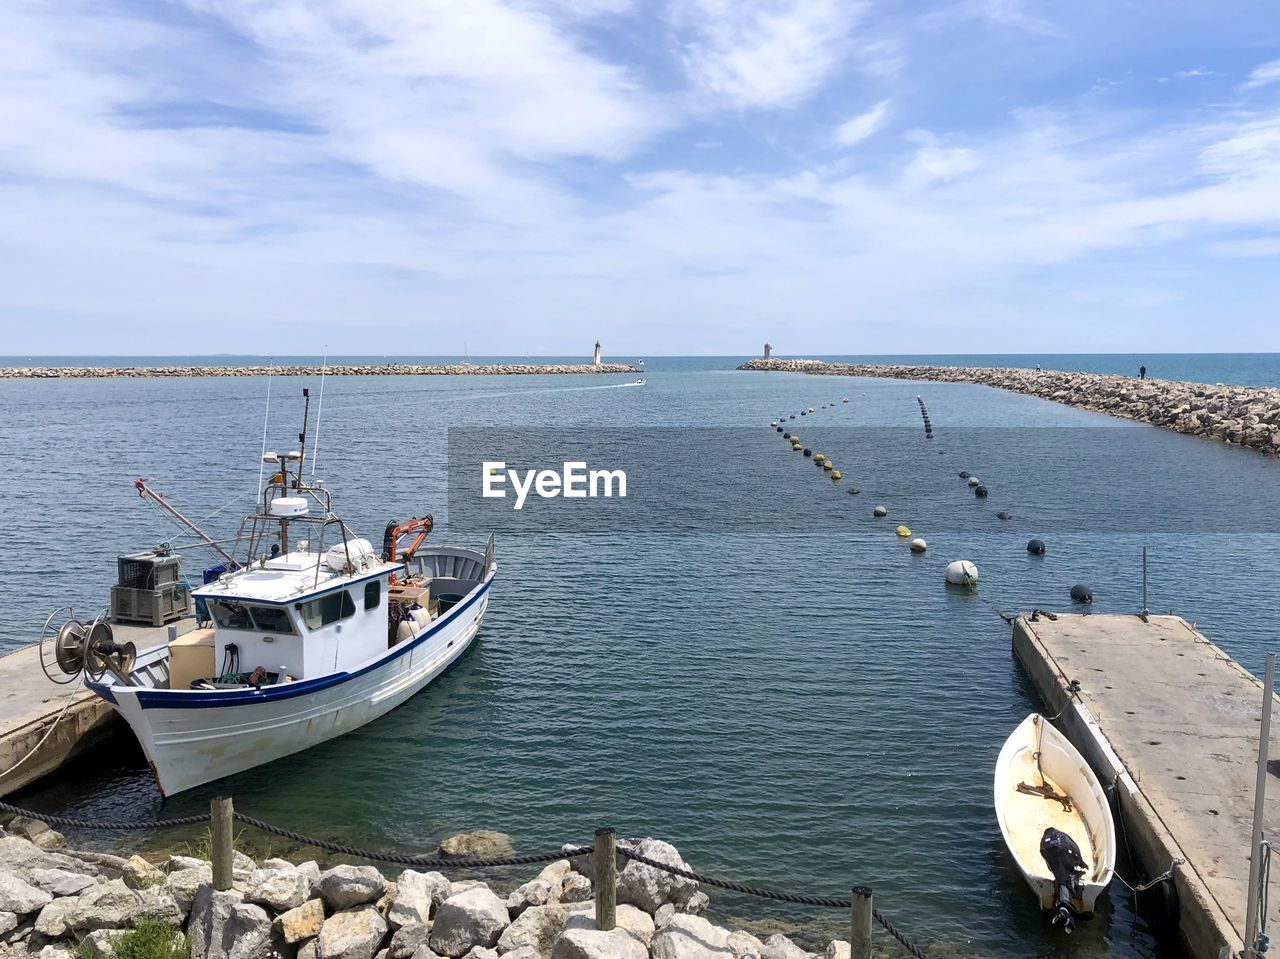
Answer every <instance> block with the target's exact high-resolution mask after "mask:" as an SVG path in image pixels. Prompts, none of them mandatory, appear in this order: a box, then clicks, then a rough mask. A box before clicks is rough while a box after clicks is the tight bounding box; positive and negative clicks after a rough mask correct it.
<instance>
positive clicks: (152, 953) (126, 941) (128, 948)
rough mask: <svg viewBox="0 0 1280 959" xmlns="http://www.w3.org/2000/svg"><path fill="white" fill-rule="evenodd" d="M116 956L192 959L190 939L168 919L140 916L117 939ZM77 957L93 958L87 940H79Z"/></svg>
mask: <svg viewBox="0 0 1280 959" xmlns="http://www.w3.org/2000/svg"><path fill="white" fill-rule="evenodd" d="M113 948H114V950H115V956H116V959H191V941H190V940H189V939H187V937H186V936H184V935H183V934H182V933H181V932H179V931H178V930H177V929H175V928H173V926H171V925H169V923H167V922H163V921H161V920H159V919H146V918H143V919H139V920H138V922H137V925H135V926H134V927H133V928H132V929H130V930H129V931H128V932H126V933H125V934H124V935H122V936H120V938H118V939H116V941H115V943H114V945H113ZM75 956H76V959H93V952H92V950H91V949H90V948H89V944H88V943H87V942H83V941H82V942H80V943H77V945H76V948H75Z"/></svg>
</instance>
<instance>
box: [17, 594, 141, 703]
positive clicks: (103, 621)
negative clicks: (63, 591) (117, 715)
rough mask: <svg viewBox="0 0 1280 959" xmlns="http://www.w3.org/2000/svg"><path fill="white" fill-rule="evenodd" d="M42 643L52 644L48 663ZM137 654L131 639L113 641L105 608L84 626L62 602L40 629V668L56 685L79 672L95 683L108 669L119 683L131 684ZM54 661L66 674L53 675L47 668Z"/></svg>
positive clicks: (44, 646) (75, 676) (113, 636)
mask: <svg viewBox="0 0 1280 959" xmlns="http://www.w3.org/2000/svg"><path fill="white" fill-rule="evenodd" d="M46 645H48V646H52V658H53V662H52V663H51V662H50V660H49V656H48V655H47V653H46ZM137 658H138V651H137V649H136V648H135V647H134V645H133V643H130V642H124V643H117V642H116V641H115V633H114V632H113V631H112V629H111V624H110V623H109V622H107V611H106V610H104V611H103V612H101V613H99V614H98V617H97V618H96V619H94V621H93V622H92V623H89V624H88V625H87V626H86V625H85V624H84V623H82V622H80V621H79V620H78V619H76V618H75V610H73V609H72V608H71V607H70V606H63V607H61V608H60V609H56V610H54V611H53V612H52V613H50V614H49V618H48V619H46V620H45V621H44V629H42V630H41V631H40V668H41V669H43V670H44V674H45V676H47V677H49V679H50V681H52V682H55V683H57V684H58V685H59V686H65V685H67V684H69V683H73V682H75V681H76V680H77V679H78V678H79V677H80V675H81V673H83V674H84V675H85V676H86V677H87V678H88V679H89V680H91V681H92V682H95V683H96V682H98V681H100V680H101V679H102V677H103V676H104V675H106V673H107V671H108V670H110V672H111V673H112V674H114V675H115V677H116V678H117V679H119V680H120V681H121V682H122V683H124V684H125V685H127V686H132V685H133V681H132V680H131V679H130V678H129V672H130V670H132V669H133V664H134V662H135V660H137ZM54 664H56V665H57V667H58V670H59V671H61V673H62V674H63V676H65V677H66V678H59V677H58V676H56V675H54V672H53V671H52V670H51V668H50V667H51V666H52V665H54Z"/></svg>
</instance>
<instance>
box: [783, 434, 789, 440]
mask: <svg viewBox="0 0 1280 959" xmlns="http://www.w3.org/2000/svg"><path fill="white" fill-rule="evenodd" d="M782 438H783V439H784V440H789V439H791V434H790V433H783V434H782Z"/></svg>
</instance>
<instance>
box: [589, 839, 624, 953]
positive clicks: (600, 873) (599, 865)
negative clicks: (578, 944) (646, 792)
mask: <svg viewBox="0 0 1280 959" xmlns="http://www.w3.org/2000/svg"><path fill="white" fill-rule="evenodd" d="M592 859H593V860H594V861H595V876H596V882H595V890H594V893H595V897H596V928H597V929H599V930H600V931H601V932H608V931H609V930H610V929H612V928H613V927H614V926H616V925H617V924H618V860H617V836H616V834H615V833H614V831H613V830H612V829H610V828H605V829H597V830H596V843H595V851H594V852H593V853H592Z"/></svg>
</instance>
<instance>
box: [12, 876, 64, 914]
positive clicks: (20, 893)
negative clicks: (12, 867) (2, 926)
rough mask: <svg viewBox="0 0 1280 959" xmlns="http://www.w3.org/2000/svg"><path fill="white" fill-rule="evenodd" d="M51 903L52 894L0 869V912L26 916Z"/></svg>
mask: <svg viewBox="0 0 1280 959" xmlns="http://www.w3.org/2000/svg"><path fill="white" fill-rule="evenodd" d="M52 901H53V894H52V893H49V892H46V891H45V890H43V889H40V888H38V887H36V886H33V885H31V883H29V882H27V881H26V880H25V879H23V878H21V877H20V876H18V874H17V873H13V872H9V871H8V870H7V869H0V912H12V913H14V914H15V915H18V916H28V915H30V914H31V913H33V912H37V911H39V910H40V909H43V908H44V907H45V906H47V905H48V904H49V903H51V902H52Z"/></svg>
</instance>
